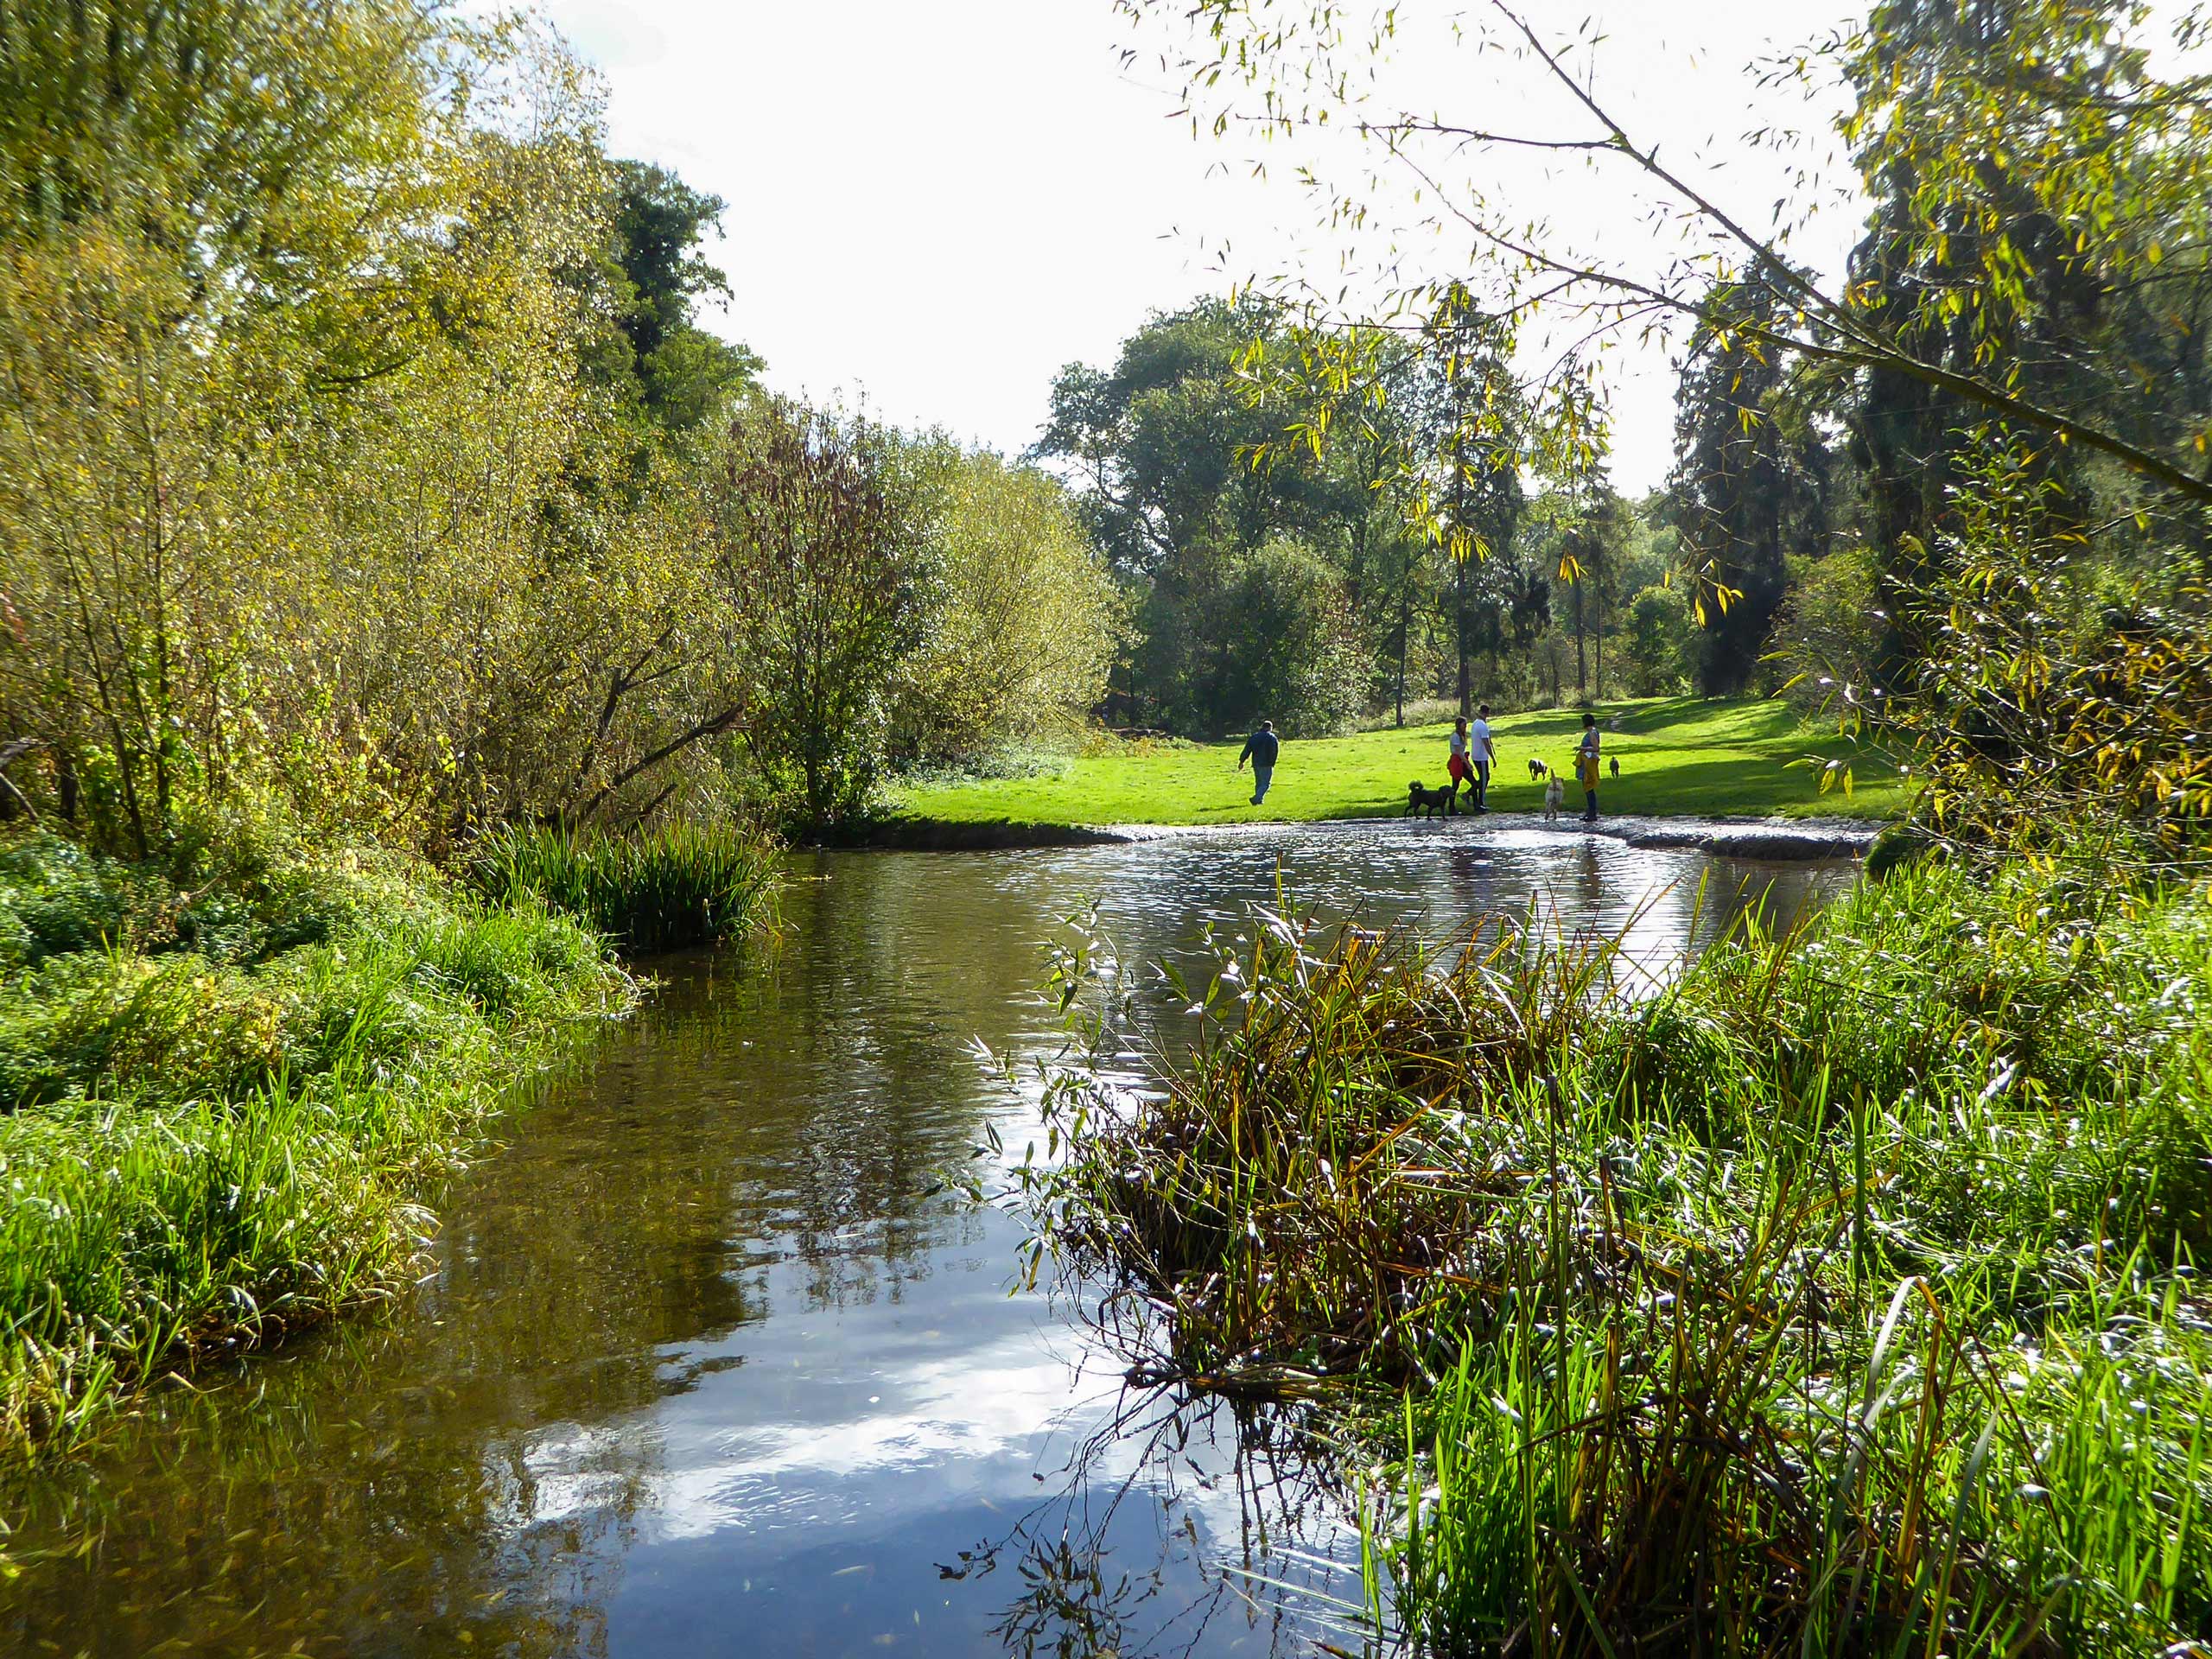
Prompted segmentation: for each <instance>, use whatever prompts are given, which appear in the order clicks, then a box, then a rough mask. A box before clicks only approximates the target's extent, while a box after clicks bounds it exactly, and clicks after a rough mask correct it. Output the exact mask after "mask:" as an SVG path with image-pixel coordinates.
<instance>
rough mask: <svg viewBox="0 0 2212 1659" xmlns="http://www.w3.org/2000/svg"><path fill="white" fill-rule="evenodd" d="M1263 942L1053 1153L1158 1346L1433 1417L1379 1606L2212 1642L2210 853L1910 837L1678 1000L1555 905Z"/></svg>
mask: <svg viewBox="0 0 2212 1659" xmlns="http://www.w3.org/2000/svg"><path fill="white" fill-rule="evenodd" d="M1230 949H1231V950H1234V952H1235V954H1233V955H1232V954H1230V952H1229V950H1224V953H1223V955H1222V957H1221V958H1220V961H1219V963H1218V964H1217V973H1216V975H1215V976H1214V978H1213V980H1212V982H1211V984H1210V985H1208V986H1206V987H1205V988H1203V989H1201V990H1199V991H1196V992H1193V991H1192V990H1191V989H1190V988H1188V987H1187V986H1185V985H1182V984H1180V983H1178V984H1177V985H1176V986H1175V987H1174V989H1175V993H1176V995H1178V996H1179V997H1180V998H1182V999H1183V1000H1185V1001H1187V1002H1188V1003H1190V1004H1192V1006H1194V1007H1201V1008H1205V1009H1207V1010H1209V1011H1210V1014H1211V1019H1210V1020H1209V1022H1208V1027H1207V1029H1206V1031H1205V1035H1204V1036H1203V1037H1202V1039H1200V1042H1199V1044H1198V1049H1197V1052H1196V1053H1195V1054H1194V1055H1193V1056H1192V1058H1191V1060H1190V1062H1189V1064H1188V1065H1185V1066H1182V1067H1179V1068H1177V1069H1175V1070H1173V1071H1171V1072H1170V1074H1169V1077H1168V1080H1167V1081H1166V1083H1165V1084H1163V1085H1162V1091H1161V1092H1160V1093H1159V1094H1157V1095H1156V1096H1147V1097H1143V1098H1134V1099H1133V1098H1131V1097H1130V1096H1128V1095H1127V1094H1125V1093H1122V1092H1117V1091H1116V1090H1114V1089H1112V1088H1110V1087H1109V1086H1108V1085H1107V1084H1104V1083H1103V1082H1101V1081H1099V1080H1097V1079H1096V1078H1094V1077H1090V1076H1087V1075H1084V1074H1080V1073H1071V1074H1066V1075H1063V1076H1060V1077H1057V1078H1056V1079H1055V1080H1054V1082H1053V1084H1052V1088H1051V1089H1050V1090H1049V1091H1048V1094H1049V1098H1048V1111H1050V1113H1051V1114H1052V1118H1053V1122H1052V1138H1051V1141H1050V1142H1049V1145H1050V1146H1051V1147H1052V1150H1053V1151H1054V1152H1055V1153H1057V1152H1058V1150H1059V1149H1060V1148H1061V1147H1066V1148H1067V1149H1068V1150H1067V1155H1066V1157H1065V1160H1062V1161H1060V1162H1059V1163H1058V1164H1056V1165H1053V1166H1049V1167H1045V1166H1035V1167H1031V1168H1028V1169H1027V1170H1026V1171H1025V1172H1024V1177H1023V1179H1024V1185H1025V1186H1026V1187H1027V1195H1028V1198H1029V1199H1030V1201H1031V1203H1032V1205H1033V1206H1034V1210H1033V1213H1034V1214H1035V1215H1036V1216H1037V1217H1038V1220H1039V1241H1040V1245H1050V1246H1052V1247H1053V1248H1056V1249H1058V1250H1059V1251H1060V1252H1061V1253H1062V1254H1063V1255H1064V1256H1065V1257H1066V1258H1067V1259H1069V1260H1071V1262H1073V1263H1074V1264H1075V1265H1076V1266H1077V1268H1079V1269H1084V1270H1088V1271H1090V1272H1091V1273H1093V1274H1098V1275H1101V1276H1103V1277H1104V1278H1106V1279H1108V1280H1109V1281H1111V1282H1112V1283H1114V1284H1115V1285H1116V1286H1118V1287H1122V1288H1124V1289H1125V1290H1128V1291H1133V1292H1135V1295H1133V1296H1132V1295H1123V1296H1121V1297H1109V1298H1107V1299H1106V1300H1107V1305H1108V1306H1109V1307H1115V1308H1125V1307H1128V1306H1131V1305H1133V1304H1134V1305H1135V1306H1142V1307H1145V1308H1147V1309H1151V1310H1154V1311H1156V1314H1157V1318H1158V1320H1159V1321H1160V1324H1161V1325H1164V1330H1162V1331H1160V1332H1154V1333H1151V1334H1152V1341H1153V1344H1154V1345H1153V1346H1152V1348H1151V1349H1150V1350H1149V1351H1148V1356H1147V1358H1146V1359H1145V1360H1144V1361H1143V1362H1142V1363H1143V1364H1144V1366H1145V1368H1146V1369H1147V1370H1149V1371H1150V1372H1151V1373H1152V1374H1154V1375H1155V1376H1161V1377H1163V1378H1166V1379H1170V1380H1174V1381H1178V1382H1180V1383H1185V1384H1186V1385H1189V1386H1195V1387H1200V1388H1217V1389H1236V1390H1242V1391H1246V1392H1256V1393H1262V1394H1295V1395H1301V1396H1306V1397H1317V1398H1319V1399H1320V1400H1321V1401H1323V1402H1334V1403H1335V1404H1336V1405H1337V1406H1338V1407H1339V1408H1342V1410H1343V1412H1344V1414H1345V1415H1346V1416H1347V1417H1348V1418H1357V1419H1359V1420H1361V1421H1363V1422H1364V1424H1365V1426H1366V1427H1367V1430H1368V1432H1369V1433H1370V1444H1373V1443H1374V1437H1375V1434H1376V1422H1377V1421H1378V1420H1379V1421H1383V1422H1386V1423H1389V1424H1394V1425H1395V1427H1390V1428H1389V1429H1388V1430H1387V1431H1386V1432H1385V1433H1383V1435H1382V1437H1381V1438H1382V1439H1383V1440H1387V1441H1388V1442H1389V1445H1390V1446H1395V1452H1389V1450H1388V1449H1387V1448H1386V1449H1385V1451H1384V1453H1383V1455H1384V1456H1385V1458H1386V1459H1389V1458H1392V1457H1395V1459H1396V1460H1397V1461H1396V1464H1395V1472H1386V1473H1384V1474H1383V1476H1382V1477H1381V1478H1380V1481H1379V1484H1377V1485H1376V1488H1375V1489H1374V1493H1373V1496H1374V1497H1375V1498H1376V1502H1375V1503H1374V1506H1373V1508H1372V1510H1371V1511H1370V1524H1371V1528H1372V1537H1371V1545H1372V1553H1371V1555H1370V1562H1371V1566H1372V1568H1373V1570H1372V1573H1371V1575H1370V1598H1371V1612H1372V1616H1373V1618H1374V1619H1375V1621H1376V1626H1377V1629H1378V1631H1379V1632H1381V1633H1382V1634H1383V1635H1384V1636H1385V1637H1390V1638H1393V1639H1395V1640H1396V1641H1397V1642H1398V1643H1402V1645H1403V1646H1404V1647H1406V1648H1408V1649H1413V1650H1416V1651H1420V1652H1424V1653H1435V1654H1452V1655H1458V1654H1478V1653H1496V1652H1512V1653H1555V1654H1584V1653H1589V1654H1609V1655H1617V1654H1624V1653H1628V1652H1630V1651H1634V1652H1638V1653H1652V1652H1685V1653H1688V1652H1700V1653H1724V1654H1725V1653H1738V1654H1768V1653H1779V1652H1784V1651H1787V1652H1789V1653H1792V1654H1808V1655H1809V1654H1843V1653H1851V1654H1859V1653H1873V1652H1882V1653H1892V1652H1894V1653H1899V1654H1904V1653H1916V1654H1929V1655H1934V1654H1938V1653H1954V1654H1965V1653H1995V1654H2007V1655H2018V1654H2025V1653H2049V1654H2060V1653H2065V1654H2082V1653H2096V1654H2103V1653H2111V1654H2120V1653H2144V1652H2157V1651H2159V1650H2161V1649H2165V1650H2168V1651H2179V1650H2182V1648H2183V1647H2185V1646H2187V1644H2189V1643H2194V1642H2198V1641H2202V1640H2203V1639H2205V1638H2206V1637H2212V1531H2208V1522H2207V1506H2208V1504H2212V1307H2208V1306H2207V1304H2206V1303H2205V1302H2204V1300H2203V1299H2202V1296H2201V1295H2200V1294H2199V1293H2198V1289H2197V1281H2196V1270H2195V1265H2194V1264H2195V1262H2196V1258H2197V1257H2198V1256H2199V1255H2201V1253H2202V1248H2203V1244H2204V1233H2205V1230H2206V1227H2207V1219H2206V1218H2207V1216H2208V1213H2212V1175H2208V1169H2212V1165H2209V1164H2208V1154H2212V1144H2208V1139H2209V1138H2212V912H2209V911H2208V906H2207V904H2206V902H2205V899H2204V898H2203V896H2202V893H2201V892H2199V893H2195V894H2189V893H2170V894H2158V893H2147V894H2146V893H2141V892H2139V891H2136V892H2131V891H2130V890H2129V889H2128V888H2127V887H2126V884H2123V883H2114V882H2113V881H2110V880H2103V879H2100V878H2099V877H2097V876H2096V875H2094V874H2082V873H2070V874H2069V872H2068V871H2067V870H2066V869H2065V868H2052V867H2049V866H2045V867H2043V868H2028V867H2025V866H2017V867H2014V868H2011V869H2008V870H2005V871H2001V872H1998V873H1994V874H1993V873H1990V872H1986V871H1985V872H1973V873H1969V872H1967V871H1965V870H1963V869H1958V868H1920V869H1913V870H1908V871H1904V872H1901V873H1899V874H1897V875H1895V876H1894V877H1893V878H1892V879H1891V880H1890V881H1889V882H1888V883H1887V884H1885V885H1884V886H1881V887H1870V888H1867V889H1864V890H1861V891H1859V892H1858V893H1854V894H1853V895H1852V896H1850V897H1849V898H1847V899H1845V900H1843V901H1842V902H1840V904H1839V905H1838V906H1835V907H1834V909H1832V910H1831V911H1830V912H1827V914H1826V915H1825V916H1823V917H1821V918H1819V919H1818V920H1816V921H1815V922H1814V923H1812V924H1810V925H1808V926H1807V927H1806V928H1804V929H1802V931H1796V932H1794V933H1789V934H1774V933H1770V932H1768V931H1764V930H1763V929H1762V928H1761V927H1760V926H1759V925H1758V923H1757V922H1756V921H1753V922H1751V923H1748V924H1746V925H1744V926H1742V927H1740V928H1739V929H1738V930H1737V931H1735V932H1734V933H1733V934H1732V936H1731V937H1730V938H1727V939H1726V940H1725V941H1724V942H1723V943H1722V944H1720V945H1719V946H1718V947H1716V948H1715V949H1713V950H1711V951H1710V952H1708V953H1707V955H1706V956H1705V957H1702V958H1701V959H1700V961H1698V962H1697V963H1694V964H1691V965H1689V966H1688V967H1687V968H1686V969H1685V970H1684V971H1683V972H1682V973H1681V974H1680V975H1679V976H1676V977H1675V978H1674V979H1673V980H1672V981H1671V982H1669V984H1667V985H1666V986H1665V987H1663V988H1660V989H1658V990H1657V991H1656V993H1649V994H1647V995H1642V996H1641V997H1640V998H1630V997H1625V996H1624V995H1621V994H1620V984H1621V982H1624V980H1625V977H1626V976H1625V975H1624V973H1623V972H1622V971H1620V968H1621V963H1620V961H1619V958H1618V954H1617V953H1616V952H1615V951H1614V950H1612V948H1611V946H1609V945H1606V944H1603V943H1599V944H1565V945H1562V944H1555V943H1551V942H1548V940H1547V939H1546V938H1545V937H1543V936H1542V934H1541V931H1539V930H1536V929H1534V928H1529V927H1522V926H1514V925H1493V926H1491V927H1490V928H1487V929H1485V930H1484V931H1483V932H1481V933H1480V934H1478V936H1477V938H1476V939H1475V941H1474V944H1473V945H1472V947H1471V948H1468V949H1464V950H1458V951H1455V952H1453V953H1449V954H1440V953H1438V952H1436V951H1433V950H1427V949H1424V948H1421V947H1418V946H1416V945H1414V944H1408V943H1403V942H1398V941H1393V940H1381V941H1377V940H1374V939H1372V938H1367V937H1364V936H1359V935H1353V934H1331V933H1324V932H1321V931H1317V930H1315V929H1313V928H1311V927H1309V926H1307V925H1303V924H1301V923H1300V922H1299V921H1298V920H1297V919H1296V918H1294V917H1292V916H1290V915H1287V914H1283V913H1274V914H1268V915H1263V916H1261V917H1259V918H1256V925H1255V928H1254V929H1253V931H1252V933H1251V937H1250V938H1249V939H1248V940H1244V941H1243V942H1242V943H1241V944H1238V945H1236V946H1233V947H1230ZM1071 961H1072V959H1071ZM1080 976H1081V975H1080V972H1079V964H1077V965H1075V966H1072V967H1068V968H1066V969H1065V970H1064V982H1065V983H1068V984H1072V983H1074V982H1075V981H1076V980H1077V979H1078V978H1080ZM1382 1389H1389V1390H1393V1391H1395V1393H1393V1394H1391V1395H1388V1396H1386V1397H1391V1398H1395V1399H1396V1400H1397V1402H1398V1403H1397V1404H1396V1405H1395V1406H1393V1407H1391V1408H1389V1410H1388V1411H1387V1412H1385V1413H1383V1414H1380V1418H1379V1419H1378V1414H1376V1410H1375V1402H1376V1395H1377V1393H1378V1390H1382ZM2176 1644H2181V1646H2177V1645H2176Z"/></svg>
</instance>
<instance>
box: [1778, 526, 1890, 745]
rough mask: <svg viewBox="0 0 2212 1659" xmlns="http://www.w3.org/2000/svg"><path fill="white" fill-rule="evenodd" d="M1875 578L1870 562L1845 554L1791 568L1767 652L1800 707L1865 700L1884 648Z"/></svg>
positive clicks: (1855, 552) (1854, 551) (1853, 552)
mask: <svg viewBox="0 0 2212 1659" xmlns="http://www.w3.org/2000/svg"><path fill="white" fill-rule="evenodd" d="M1886 620H1887V619H1886V618H1885V616H1884V615H1883V613H1882V604H1881V599H1880V571H1879V569H1878V563H1877V562H1876V560H1875V558H1874V556H1873V555H1872V553H1871V552H1869V551H1868V550H1866V549H1863V548H1847V549H1845V550H1841V551H1840V552H1835V553H1831V554H1829V555H1828V556H1827V557H1826V558H1823V559H1804V560H1795V561H1792V564H1791V569H1790V576H1789V593H1788V594H1787V596H1786V597H1785V598H1784V599H1783V602H1782V607H1781V609H1780V610H1779V611H1778V612H1777V613H1776V615H1775V619H1774V630H1773V632H1771V633H1770V635H1769V636H1768V638H1767V650H1768V652H1769V653H1770V655H1771V656H1772V658H1774V660H1775V663H1776V664H1777V667H1778V668H1779V669H1780V671H1781V672H1782V674H1783V679H1784V683H1785V685H1786V686H1787V688H1788V690H1789V696H1790V697H1791V699H1792V700H1793V701H1794V702H1796V703H1797V705H1798V706H1799V707H1800V708H1804V709H1817V708H1824V707H1830V706H1833V705H1834V703H1835V702H1837V701H1838V699H1839V698H1840V695H1841V693H1842V692H1843V691H1844V690H1845V689H1847V688H1848V689H1849V690H1851V691H1852V692H1853V695H1855V696H1866V695H1868V694H1870V693H1871V692H1872V690H1873V689H1874V688H1875V685H1876V677H1877V672H1878V665H1879V663H1880V660H1881V653H1882V650H1883V646H1884V644H1885V640H1886V639H1888V637H1889V635H1890V630H1889V629H1888V628H1887V627H1886V626H1885V623H1886Z"/></svg>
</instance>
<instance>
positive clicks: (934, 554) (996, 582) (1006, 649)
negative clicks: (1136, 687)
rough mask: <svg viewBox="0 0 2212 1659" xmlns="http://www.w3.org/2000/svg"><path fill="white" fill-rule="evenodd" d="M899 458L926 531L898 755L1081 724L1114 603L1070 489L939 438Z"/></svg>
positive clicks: (917, 757) (964, 751)
mask: <svg viewBox="0 0 2212 1659" xmlns="http://www.w3.org/2000/svg"><path fill="white" fill-rule="evenodd" d="M901 465H902V468H903V469H904V470H905V471H906V473H907V474H909V476H910V478H911V480H912V482H911V484H910V485H909V486H908V487H911V488H912V489H914V490H915V491H917V492H918V493H919V494H920V495H921V497H922V498H923V499H924V500H925V502H926V503H927V508H926V511H927V514H928V517H929V518H930V520H931V531H930V532H929V535H928V548H927V551H926V553H925V556H924V561H923V562H924V564H925V569H926V577H925V581H924V583H923V607H924V620H923V623H922V627H921V631H920V639H919V640H918V643H917V644H916V645H914V646H913V648H912V650H910V651H909V652H906V655H905V656H904V657H903V658H902V659H901V661H900V662H899V669H898V673H897V683H896V685H895V688H894V690H893V694H892V695H893V712H892V721H891V744H892V747H893V751H894V753H896V754H897V756H898V758H899V760H902V761H904V762H906V763H907V764H909V765H913V764H917V763H918V764H920V765H924V766H928V765H943V764H946V763H949V762H952V761H957V760H963V759H967V758H971V757H974V756H976V755H979V754H981V753H982V752H983V751H985V750H986V749H988V748H990V747H993V746H995V745H1005V744H1008V743H1015V744H1019V743H1024V742H1032V741H1038V740H1041V739H1048V738H1052V737H1065V735H1067V734H1070V733H1071V732H1073V731H1075V730H1077V729H1078V728H1080V727H1081V726H1082V725H1083V723H1084V721H1085V720H1086V719H1087V718H1088V717H1089V715H1090V710H1091V709H1092V708H1093V707H1094V706H1095V705H1096V703H1097V702H1098V699H1099V696H1100V694H1101V693H1102V691H1103V690H1104V687H1105V682H1106V672H1107V669H1108V667H1109V664H1111V662H1112V660H1113V651H1114V645H1115V639H1116V633H1117V632H1118V630H1119V626H1120V623H1121V607H1120V604H1119V601H1118V598H1117V595H1116V592H1115V589H1114V587H1113V584H1112V581H1111V579H1110V577H1109V575H1108V573H1107V570H1106V567H1105V563H1104V561H1103V558H1102V557H1101V556H1100V555H1099V553H1098V550H1097V549H1096V547H1095V546H1094V545H1093V544H1092V543H1091V541H1090V537H1089V536H1088V535H1087V534H1086V533H1085V531H1084V528H1083V525H1082V524H1081V522H1080V521H1079V520H1078V519H1077V516H1076V512H1075V510H1074V506H1073V504H1072V503H1071V501H1070V500H1069V499H1068V495H1067V493H1066V491H1065V489H1064V488H1063V487H1062V486H1060V484H1059V483H1058V481H1057V480H1054V479H1052V477H1051V476H1049V475H1048V474H1045V473H1042V472H1039V471H1038V470H1037V469H1035V468H1034V467H1009V466H1008V465H1007V463H1006V462H1005V461H1001V459H1000V458H999V457H998V456H996V455H995V454H990V453H988V452H987V451H985V452H968V451H963V450H962V449H961V448H958V447H957V445H955V444H954V443H952V442H950V440H947V439H943V438H932V439H924V440H921V441H919V442H912V443H909V444H907V445H906V446H904V449H903V453H902V455H901Z"/></svg>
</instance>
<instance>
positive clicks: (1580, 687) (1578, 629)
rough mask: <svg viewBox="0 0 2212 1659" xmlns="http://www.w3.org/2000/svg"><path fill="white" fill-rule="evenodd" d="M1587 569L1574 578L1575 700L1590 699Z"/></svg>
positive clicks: (1586, 700) (1587, 700) (1585, 700)
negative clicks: (1584, 586) (1585, 644)
mask: <svg viewBox="0 0 2212 1659" xmlns="http://www.w3.org/2000/svg"><path fill="white" fill-rule="evenodd" d="M1589 574H1590V573H1589V572H1588V571H1586V570H1585V571H1583V572H1581V573H1580V574H1579V575H1577V576H1576V577H1575V578H1574V700H1575V701H1576V702H1589V701H1590V681H1589V675H1588V673H1587V671H1586V664H1585V661H1584V658H1583V652H1582V583H1583V582H1584V580H1585V579H1586V577H1587V576H1588V575H1589Z"/></svg>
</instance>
